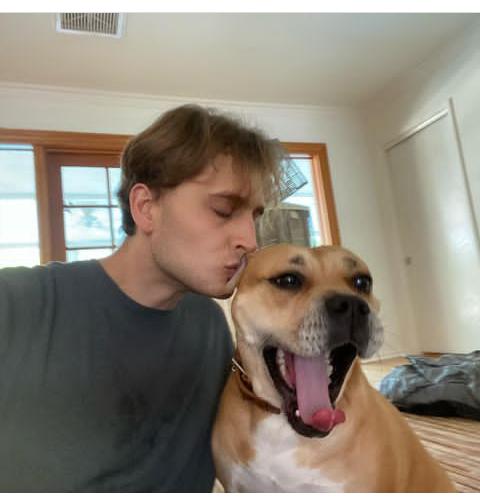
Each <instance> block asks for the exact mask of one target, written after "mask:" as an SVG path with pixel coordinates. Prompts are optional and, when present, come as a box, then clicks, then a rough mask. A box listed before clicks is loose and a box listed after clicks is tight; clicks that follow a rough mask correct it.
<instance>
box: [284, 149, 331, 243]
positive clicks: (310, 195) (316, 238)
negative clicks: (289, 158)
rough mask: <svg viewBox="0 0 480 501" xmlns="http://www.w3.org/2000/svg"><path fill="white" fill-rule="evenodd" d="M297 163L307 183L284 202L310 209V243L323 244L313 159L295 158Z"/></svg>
mask: <svg viewBox="0 0 480 501" xmlns="http://www.w3.org/2000/svg"><path fill="white" fill-rule="evenodd" d="M295 165H296V166H297V167H298V168H299V169H300V170H301V171H302V174H303V175H304V176H305V177H306V179H307V180H308V182H307V184H305V185H304V186H302V187H301V188H300V189H299V190H298V191H296V192H295V193H294V194H293V195H291V196H289V197H288V198H286V199H285V200H284V202H286V203H289V204H295V205H300V206H303V207H305V208H307V209H308V211H309V216H310V217H309V218H308V221H307V223H308V227H309V233H310V245H311V246H312V247H315V246H318V245H322V243H323V236H322V231H321V225H320V221H319V218H318V208H317V199H316V197H315V189H314V185H313V181H312V161H311V159H310V158H295Z"/></svg>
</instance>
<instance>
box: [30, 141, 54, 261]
mask: <svg viewBox="0 0 480 501" xmlns="http://www.w3.org/2000/svg"><path fill="white" fill-rule="evenodd" d="M33 152H34V162H35V189H36V199H37V218H38V233H39V242H40V263H42V264H43V263H46V262H47V261H49V260H50V256H51V255H52V254H53V250H52V236H51V232H52V225H51V224H50V218H51V215H50V203H49V193H48V175H47V163H46V158H45V149H44V147H43V146H34V148H33Z"/></svg>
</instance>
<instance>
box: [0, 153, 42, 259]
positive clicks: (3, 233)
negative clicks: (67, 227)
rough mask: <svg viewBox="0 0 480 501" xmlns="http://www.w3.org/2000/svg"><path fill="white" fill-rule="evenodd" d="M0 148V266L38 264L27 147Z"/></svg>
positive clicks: (30, 158)
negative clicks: (19, 148)
mask: <svg viewBox="0 0 480 501" xmlns="http://www.w3.org/2000/svg"><path fill="white" fill-rule="evenodd" d="M13 148H14V146H13V145H2V146H0V267H5V266H19V265H23V266H34V265H36V264H39V263H40V249H39V238H38V220H37V202H36V198H35V169H34V160H33V151H32V149H31V147H30V148H29V149H27V147H25V146H23V147H22V150H16V149H13Z"/></svg>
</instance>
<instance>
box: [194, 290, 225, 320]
mask: <svg viewBox="0 0 480 501" xmlns="http://www.w3.org/2000/svg"><path fill="white" fill-rule="evenodd" d="M184 305H185V306H186V307H187V308H188V309H193V310H195V311H197V312H199V313H201V314H202V316H205V317H212V318H215V319H218V320H221V321H222V322H223V321H225V314H224V313H223V310H222V308H221V306H220V305H219V304H218V303H217V302H216V301H215V300H213V299H212V298H210V297H207V296H203V295H201V294H196V293H194V292H190V293H188V294H186V295H185V298H184Z"/></svg>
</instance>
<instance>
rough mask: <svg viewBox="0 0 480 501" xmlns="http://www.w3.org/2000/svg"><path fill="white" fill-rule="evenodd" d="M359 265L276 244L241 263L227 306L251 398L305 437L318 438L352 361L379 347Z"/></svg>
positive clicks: (331, 419) (334, 418) (346, 257)
mask: <svg viewBox="0 0 480 501" xmlns="http://www.w3.org/2000/svg"><path fill="white" fill-rule="evenodd" d="M378 308H379V305H378V301H377V300H376V298H375V297H374V296H373V293H372V277H371V275H370V272H369V270H368V267H367V265H366V264H365V263H364V262H363V261H362V260H361V259H359V258H358V257H357V256H355V255H354V254H352V253H351V252H349V251H348V250H346V249H343V248H341V247H334V246H324V247H317V248H313V249H312V248H306V247H299V246H294V245H289V244H280V245H273V246H270V247H266V248H264V249H261V250H259V251H258V252H256V253H255V254H253V255H252V256H251V257H250V258H249V262H248V265H247V267H246V269H245V271H244V273H243V275H242V277H241V280H240V283H239V286H238V290H237V293H236V295H235V298H234V300H233V303H232V316H233V320H234V323H235V327H236V331H237V341H238V349H239V351H240V355H241V358H242V362H243V364H244V367H245V369H246V372H247V373H248V375H249V377H250V379H251V381H252V385H253V389H254V391H255V393H256V394H257V395H258V396H259V397H261V398H263V399H265V400H267V401H269V402H270V403H271V404H273V405H275V406H277V407H280V408H282V409H283V411H284V412H285V413H286V415H287V417H288V421H289V422H290V424H291V426H292V427H293V428H294V429H295V431H297V432H298V433H300V434H302V435H305V436H320V437H322V436H325V435H327V434H328V433H329V431H330V430H331V429H332V428H333V427H334V426H335V425H336V424H338V423H339V422H342V420H343V418H344V416H342V414H343V413H341V412H340V411H338V410H336V409H335V404H336V402H337V400H338V399H339V397H340V396H341V394H342V390H343V388H344V386H345V383H346V381H347V380H348V376H349V371H350V368H351V367H352V364H353V362H354V360H355V358H356V357H357V356H359V357H361V358H368V357H370V356H371V355H373V354H374V353H375V352H376V351H377V350H378V348H379V347H380V345H381V343H382V338H383V328H382V326H381V323H380V321H379V319H378V317H377V312H378Z"/></svg>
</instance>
